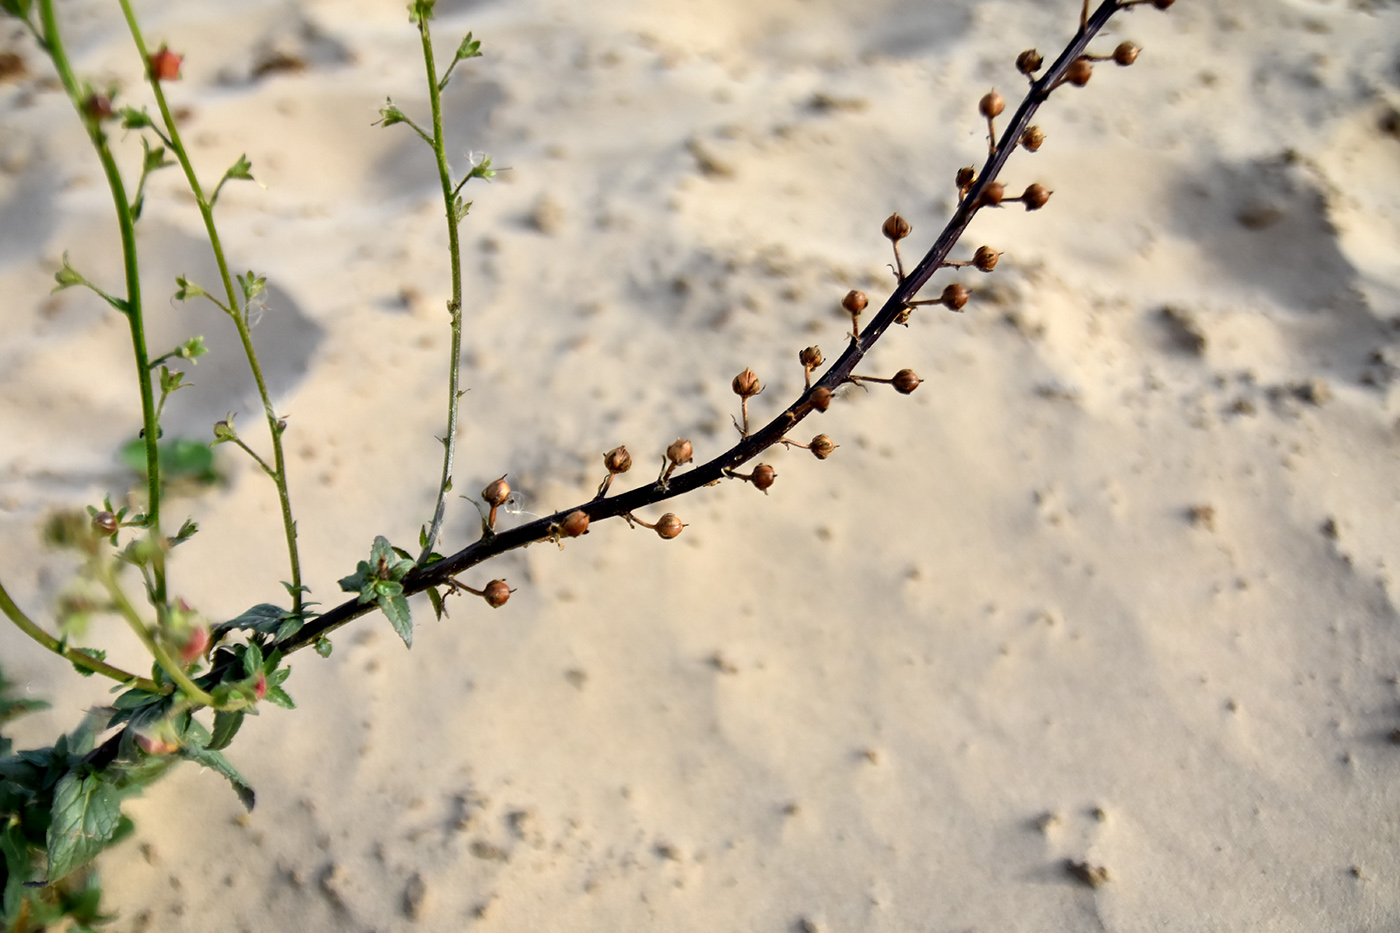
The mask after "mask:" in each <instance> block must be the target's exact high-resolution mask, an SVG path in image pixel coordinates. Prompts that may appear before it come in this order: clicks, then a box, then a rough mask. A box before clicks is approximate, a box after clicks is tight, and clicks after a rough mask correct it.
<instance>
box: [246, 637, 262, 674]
mask: <svg viewBox="0 0 1400 933" xmlns="http://www.w3.org/2000/svg"><path fill="white" fill-rule="evenodd" d="M262 669H263V653H262V649H261V648H259V647H258V646H257V645H256V644H249V645H247V646H245V647H244V649H243V673H244V674H246V675H247V676H249V677H252V676H254V675H255V674H258V673H260V672H261V671H262Z"/></svg>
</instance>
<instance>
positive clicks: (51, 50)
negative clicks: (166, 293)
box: [39, 0, 166, 612]
mask: <svg viewBox="0 0 1400 933" xmlns="http://www.w3.org/2000/svg"><path fill="white" fill-rule="evenodd" d="M39 15H40V18H41V20H42V22H43V24H44V47H45V49H46V50H47V51H48V54H49V57H50V58H51V59H52V60H53V64H54V69H55V70H56V71H57V72H58V78H59V80H60V81H61V82H62V83H63V88H64V90H65V91H67V92H68V97H69V99H70V100H71V101H72V102H73V106H74V107H75V108H77V111H78V116H79V117H80V118H81V119H82V121H83V126H85V127H87V131H88V136H89V137H90V138H91V139H92V145H93V148H94V149H96V150H97V157H98V160H99V161H101V163H102V171H103V173H104V174H105V175H106V176H107V187H108V188H109V189H110V190H111V192H112V202H113V205H114V207H115V208H116V212H117V227H118V229H119V231H120V234H121V241H122V266H123V268H124V270H125V275H126V299H125V314H126V320H127V325H128V326H129V328H130V330H131V349H132V354H133V356H135V359H136V373H137V383H138V384H139V385H140V387H141V421H142V424H143V425H144V427H143V430H142V436H143V437H144V439H145V442H146V483H147V491H146V494H147V497H148V499H149V501H148V502H147V504H146V518H145V523H144V524H145V526H146V528H147V529H148V534H149V535H150V539H151V543H152V545H153V547H152V548H151V553H152V555H153V556H152V558H151V564H152V571H153V574H154V586H153V587H152V596H153V601H154V602H155V605H156V610H157V611H158V612H163V611H164V609H163V607H164V606H165V601H166V584H165V551H166V544H165V539H164V537H163V536H162V534H161V530H160V457H159V453H158V451H157V449H156V440H157V438H158V437H159V436H160V430H159V428H158V422H157V419H156V404H155V389H154V387H153V386H152V376H151V367H150V362H149V351H148V350H147V349H146V325H145V318H144V315H143V311H142V306H141V277H140V273H139V266H138V263H137V256H136V218H135V217H134V216H133V215H132V211H131V203H130V202H129V201H128V200H127V197H126V186H125V185H124V184H123V183H122V176H121V173H120V172H118V171H117V163H116V160H115V159H113V158H112V151H111V149H109V148H108V146H107V135H106V134H105V133H103V132H102V127H101V125H100V124H99V123H98V121H97V120H96V119H95V118H94V117H93V116H92V115H90V114H89V113H87V112H86V110H85V109H84V103H85V101H84V93H83V89H82V86H81V85H80V84H79V83H78V80H77V78H75V77H74V76H73V69H72V67H71V66H70V65H69V63H68V55H67V53H66V52H65V51H64V48H63V39H62V36H61V35H60V33H59V31H58V19H57V17H56V16H55V15H54V0H39Z"/></svg>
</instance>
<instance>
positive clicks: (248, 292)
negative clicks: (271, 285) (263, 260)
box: [238, 269, 267, 302]
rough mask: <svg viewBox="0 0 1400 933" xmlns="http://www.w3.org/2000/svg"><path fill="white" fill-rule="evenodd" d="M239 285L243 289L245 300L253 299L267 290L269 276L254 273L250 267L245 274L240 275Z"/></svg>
mask: <svg viewBox="0 0 1400 933" xmlns="http://www.w3.org/2000/svg"><path fill="white" fill-rule="evenodd" d="M238 285H239V287H240V288H242V289H243V299H244V301H245V302H248V301H252V300H253V299H254V298H256V297H258V296H259V295H261V294H262V293H263V292H265V291H267V276H265V275H254V274H253V272H252V270H251V269H250V270H249V271H248V272H247V273H245V274H244V275H240V276H238Z"/></svg>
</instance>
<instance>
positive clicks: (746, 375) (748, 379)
mask: <svg viewBox="0 0 1400 933" xmlns="http://www.w3.org/2000/svg"><path fill="white" fill-rule="evenodd" d="M731 385H732V386H733V388H734V394H735V395H737V396H739V397H740V398H749V397H751V396H754V395H757V394H758V393H760V392H762V391H763V386H762V385H760V384H759V382H758V374H757V373H755V372H754V371H753V370H752V369H747V368H746V369H745V370H744V371H743V372H741V373H740V374H739V375H737V376H735V377H734V381H733V382H732V383H731Z"/></svg>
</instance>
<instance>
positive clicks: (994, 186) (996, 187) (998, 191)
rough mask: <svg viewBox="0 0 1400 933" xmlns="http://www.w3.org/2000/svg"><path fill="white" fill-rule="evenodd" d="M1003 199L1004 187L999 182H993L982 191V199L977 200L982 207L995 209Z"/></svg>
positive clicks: (1004, 194)
mask: <svg viewBox="0 0 1400 933" xmlns="http://www.w3.org/2000/svg"><path fill="white" fill-rule="evenodd" d="M1004 197H1006V186H1005V185H1003V184H1002V183H1001V182H999V181H994V182H992V183H990V184H989V185H987V187H985V188H983V189H982V197H981V198H980V199H979V200H980V201H981V203H982V205H983V206H984V207H996V206H997V205H998V204H1000V203H1001V199H1002V198H1004Z"/></svg>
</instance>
